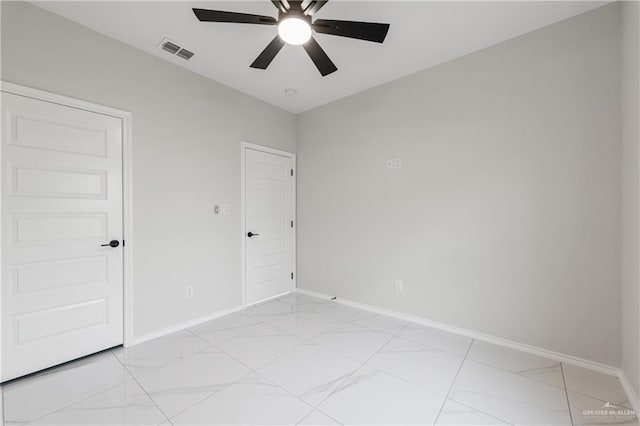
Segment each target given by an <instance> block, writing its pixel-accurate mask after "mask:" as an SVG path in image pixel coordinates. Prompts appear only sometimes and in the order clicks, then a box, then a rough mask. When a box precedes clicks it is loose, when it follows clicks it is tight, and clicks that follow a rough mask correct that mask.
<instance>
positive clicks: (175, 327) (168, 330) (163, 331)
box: [125, 306, 244, 347]
mask: <svg viewBox="0 0 640 426" xmlns="http://www.w3.org/2000/svg"><path fill="white" fill-rule="evenodd" d="M242 309H244V307H243V306H235V307H233V308H229V309H224V310H222V311H218V312H215V313H213V314H210V315H205V316H203V317H200V318H196V319H193V320H189V321H184V322H181V323H179V324H176V325H172V326H171V327H166V328H163V329H161V330H156V331H152V332H151V333H147V334H143V335H142V336H134V337H133V339H132V341H131V343H130V344H127V345H125V346H127V347H130V346H134V345H137V344H139V343H142V342H146V341H148V340H152V339H156V338H158V337H162V336H166V335H167V334H171V333H175V332H176V331H180V330H184V329H185V328H189V327H194V326H196V325H198V324H202V323H203V322H207V321H211V320H213V319H216V318H220V317H223V316H225V315H229V314H232V313H234V312H238V311H241V310H242Z"/></svg>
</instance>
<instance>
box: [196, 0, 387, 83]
mask: <svg viewBox="0 0 640 426" xmlns="http://www.w3.org/2000/svg"><path fill="white" fill-rule="evenodd" d="M327 2H328V0H271V3H273V4H274V5H275V7H276V8H278V12H279V13H278V19H276V18H273V17H271V16H264V15H252V14H248V13H236V12H226V11H222V10H208V9H195V8H194V9H193V13H195V15H196V17H197V18H198V19H199V20H200V21H202V22H232V23H238V24H259V25H277V26H278V34H277V35H276V37H275V38H274V39H273V40H271V43H269V44H268V45H267V47H266V48H265V49H264V50H263V51H262V53H260V55H258V57H257V58H256V60H255V61H253V63H252V64H251V65H250V66H251V68H258V69H262V70H264V69H267V67H268V66H269V64H270V63H271V61H273V59H274V58H275V57H276V55H277V54H278V52H280V50H281V49H282V47H284V45H285V44H293V45H302V47H303V48H304V50H305V51H306V52H307V54H308V55H309V57H310V58H311V60H312V61H313V63H314V64H315V66H316V68H318V71H320V74H322V76H323V77H324V76H326V75H329V74H331V73H332V72H334V71H337V70H338V68H337V67H336V66H335V64H334V63H333V62H332V61H331V59H329V56H327V54H326V53H325V51H324V50H322V47H320V45H319V44H318V42H317V41H316V40H315V39H314V38H313V37H312V32H313V31H315V32H317V33H322V34H331V35H336V36H340V37H349V38H355V39H359V40H366V41H373V42H376V43H382V42H383V41H384V39H385V37H386V36H387V32H388V31H389V24H379V23H374V22H357V21H336V20H333V19H316V20H315V21H314V20H312V19H313V15H314V14H315V13H316V12H318V11H319V10H320V9H321V8H322V7H323V6H324V5H325V4H327Z"/></svg>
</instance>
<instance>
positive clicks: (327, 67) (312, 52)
mask: <svg viewBox="0 0 640 426" xmlns="http://www.w3.org/2000/svg"><path fill="white" fill-rule="evenodd" d="M302 47H304V50H306V51H307V54H308V55H309V57H310V58H311V60H312V61H313V63H314V64H316V68H318V71H320V74H322V76H323V77H324V76H327V75H329V74H331V73H332V72H334V71H338V68H337V67H336V66H335V64H334V63H333V62H332V61H331V59H329V57H328V56H327V54H326V53H325V51H324V50H322V47H320V45H319V44H318V42H317V41H316V40H315V39H314V38H313V37H312V38H311V39H309V41H308V42H306V43H305V44H303V45H302Z"/></svg>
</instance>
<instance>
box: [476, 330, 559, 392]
mask: <svg viewBox="0 0 640 426" xmlns="http://www.w3.org/2000/svg"><path fill="white" fill-rule="evenodd" d="M467 359H471V360H474V361H477V362H480V363H482V364H486V365H489V366H491V367H495V368H499V369H501V370H505V371H510V372H512V373H516V374H520V375H522V376H525V377H528V378H530V379H534V380H538V381H540V382H544V383H547V384H550V385H554V386H557V387H560V388H564V381H563V379H562V369H561V368H560V362H558V361H554V360H551V359H548V358H542V357H539V356H536V355H532V354H528V353H526V352H521V351H516V350H513V349H509V348H505V347H503V346H497V345H494V344H491V343H487V342H480V341H478V340H475V341H474V342H473V344H472V345H471V349H469V353H468V354H467Z"/></svg>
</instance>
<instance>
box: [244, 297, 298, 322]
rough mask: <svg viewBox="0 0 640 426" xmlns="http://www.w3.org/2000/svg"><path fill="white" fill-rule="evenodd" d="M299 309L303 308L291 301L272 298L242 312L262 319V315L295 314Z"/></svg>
mask: <svg viewBox="0 0 640 426" xmlns="http://www.w3.org/2000/svg"><path fill="white" fill-rule="evenodd" d="M299 310H301V308H299V307H297V306H295V305H292V304H290V303H284V302H280V301H279V300H272V301H270V302H264V303H259V304H257V305H253V306H250V307H248V308H247V309H245V310H244V311H242V313H243V314H244V315H246V316H248V317H251V318H257V319H261V318H262V317H269V316H271V315H285V314H290V315H295V313H296V312H298V311H299Z"/></svg>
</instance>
